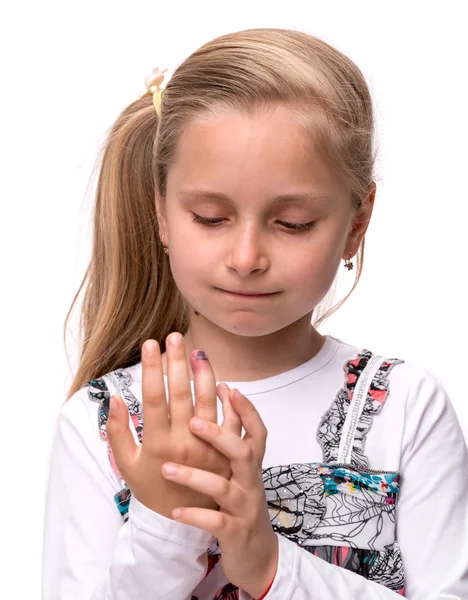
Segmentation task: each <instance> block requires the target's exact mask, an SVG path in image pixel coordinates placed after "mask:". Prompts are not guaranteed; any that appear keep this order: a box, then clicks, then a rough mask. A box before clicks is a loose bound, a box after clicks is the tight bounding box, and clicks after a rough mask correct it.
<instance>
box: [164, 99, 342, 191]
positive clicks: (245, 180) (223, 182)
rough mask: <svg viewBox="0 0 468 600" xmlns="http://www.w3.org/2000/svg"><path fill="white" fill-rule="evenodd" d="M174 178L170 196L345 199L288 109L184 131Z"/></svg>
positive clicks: (235, 115)
mask: <svg viewBox="0 0 468 600" xmlns="http://www.w3.org/2000/svg"><path fill="white" fill-rule="evenodd" d="M176 155H177V158H176V160H175V162H174V163H173V164H172V166H171V168H170V169H169V173H168V182H167V183H168V194H170V193H171V192H177V191H178V190H180V189H181V188H187V187H194V188H201V187H206V186H209V187H210V188H212V189H213V191H219V192H221V193H224V194H226V195H228V196H231V197H233V198H235V197H242V198H249V197H251V196H255V197H258V196H259V195H261V196H263V195H265V196H273V195H275V196H276V195H278V194H281V193H283V194H287V193H290V192H291V189H292V188H295V189H302V188H303V189H304V190H306V189H307V190H308V191H310V190H314V191H316V192H317V193H324V194H339V193H341V192H342V190H341V189H340V186H339V183H338V181H337V180H336V178H335V177H334V176H333V173H332V172H331V170H330V169H328V168H327V166H326V165H325V163H324V162H323V161H322V160H321V159H320V157H319V156H318V153H317V152H316V151H315V149H314V144H313V139H312V138H311V136H310V135H309V134H308V133H307V132H306V131H305V129H304V127H303V126H302V125H301V124H300V123H299V121H298V120H297V119H296V118H295V117H294V113H293V112H292V111H290V110H288V109H286V108H285V107H275V108H271V109H268V110H262V111H259V112H258V113H257V114H255V115H254V116H250V115H247V114H245V113H241V112H235V111H229V112H227V111H226V112H225V113H222V114H218V115H211V116H205V117H203V118H202V119H198V120H196V121H192V122H189V123H187V124H186V126H184V129H183V132H182V134H181V136H180V138H179V144H178V150H177V153H176Z"/></svg>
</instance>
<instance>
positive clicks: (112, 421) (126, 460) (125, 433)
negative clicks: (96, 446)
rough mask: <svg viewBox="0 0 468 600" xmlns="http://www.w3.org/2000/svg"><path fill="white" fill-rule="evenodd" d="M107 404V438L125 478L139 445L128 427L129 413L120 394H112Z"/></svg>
mask: <svg viewBox="0 0 468 600" xmlns="http://www.w3.org/2000/svg"><path fill="white" fill-rule="evenodd" d="M112 400H114V401H115V403H114V402H113V401H112ZM109 404H110V410H109V418H108V419H107V424H106V432H107V439H108V442H109V445H110V447H111V450H112V455H113V458H114V460H115V464H116V465H117V468H118V470H119V471H120V474H121V475H122V479H124V480H127V475H128V474H129V473H130V472H131V470H132V465H133V464H134V462H135V460H136V458H137V455H138V453H139V446H138V444H137V443H136V442H135V438H134V437H133V433H132V431H131V429H130V425H129V413H128V408H127V405H126V404H125V402H124V401H123V400H122V398H121V397H120V396H117V395H113V396H112V397H111V399H110V403H109Z"/></svg>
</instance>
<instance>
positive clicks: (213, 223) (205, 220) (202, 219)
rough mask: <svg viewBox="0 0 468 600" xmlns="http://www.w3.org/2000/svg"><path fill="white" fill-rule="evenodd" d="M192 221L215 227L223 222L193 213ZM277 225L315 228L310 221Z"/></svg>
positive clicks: (299, 229)
mask: <svg viewBox="0 0 468 600" xmlns="http://www.w3.org/2000/svg"><path fill="white" fill-rule="evenodd" d="M192 220H193V221H194V222H195V223H200V224H201V225H208V226H216V225H219V224H220V223H222V222H223V221H224V219H219V218H217V217H201V216H200V215H196V214H195V213H193V218H192ZM278 223H279V224H280V225H282V226H283V227H285V228H286V229H292V230H293V231H310V230H311V229H312V228H313V227H314V226H315V223H314V221H311V222H310V223H288V222H286V221H278Z"/></svg>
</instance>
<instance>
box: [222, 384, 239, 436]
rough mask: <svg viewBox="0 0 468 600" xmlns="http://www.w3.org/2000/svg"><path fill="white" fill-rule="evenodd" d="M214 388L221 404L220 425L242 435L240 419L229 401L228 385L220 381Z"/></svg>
mask: <svg viewBox="0 0 468 600" xmlns="http://www.w3.org/2000/svg"><path fill="white" fill-rule="evenodd" d="M216 389H217V392H218V396H219V398H220V400H221V403H222V406H223V422H222V424H221V427H224V428H225V429H227V430H228V431H230V432H231V433H234V434H236V435H238V436H239V437H242V421H241V420H240V417H239V415H238V414H237V413H236V411H235V410H234V409H233V408H232V406H231V403H230V401H229V391H230V388H229V386H228V385H227V384H226V383H220V384H219V385H218V387H217V388H216Z"/></svg>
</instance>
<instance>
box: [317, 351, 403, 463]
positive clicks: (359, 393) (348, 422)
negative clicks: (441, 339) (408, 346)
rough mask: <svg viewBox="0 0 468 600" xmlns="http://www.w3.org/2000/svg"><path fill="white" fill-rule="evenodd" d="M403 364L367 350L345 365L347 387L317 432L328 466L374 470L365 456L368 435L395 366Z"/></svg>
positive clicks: (401, 361)
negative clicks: (341, 465)
mask: <svg viewBox="0 0 468 600" xmlns="http://www.w3.org/2000/svg"><path fill="white" fill-rule="evenodd" d="M403 362H404V361H403V360H400V359H398V358H383V357H382V356H379V355H374V354H373V353H372V352H370V351H369V350H366V349H364V350H363V351H362V352H360V353H359V354H358V356H357V358H354V359H351V360H349V361H347V362H346V363H345V365H344V373H345V382H344V386H343V387H342V388H341V389H340V390H339V391H338V393H337V395H336V397H335V399H334V401H333V402H332V404H331V406H330V408H329V409H328V410H327V411H326V412H325V414H324V415H323V416H322V419H321V421H320V423H319V426H318V429H317V441H318V443H319V444H320V446H321V448H322V456H323V462H324V463H327V464H332V463H338V464H346V465H350V466H351V467H353V468H359V469H361V468H365V469H369V468H370V465H369V459H368V457H367V456H366V454H365V445H366V438H367V434H368V432H369V431H370V429H371V427H372V422H373V419H374V417H375V416H376V415H377V414H378V413H379V412H380V411H381V409H382V406H383V405H384V403H385V400H386V398H387V396H388V392H389V379H388V375H389V373H390V371H391V370H392V369H393V367H394V366H395V365H398V364H401V363H403Z"/></svg>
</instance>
